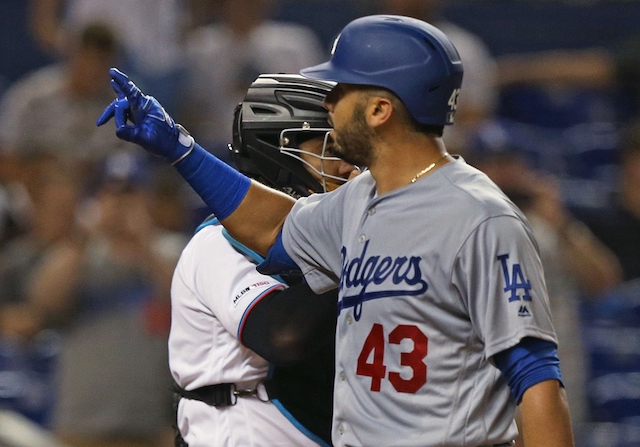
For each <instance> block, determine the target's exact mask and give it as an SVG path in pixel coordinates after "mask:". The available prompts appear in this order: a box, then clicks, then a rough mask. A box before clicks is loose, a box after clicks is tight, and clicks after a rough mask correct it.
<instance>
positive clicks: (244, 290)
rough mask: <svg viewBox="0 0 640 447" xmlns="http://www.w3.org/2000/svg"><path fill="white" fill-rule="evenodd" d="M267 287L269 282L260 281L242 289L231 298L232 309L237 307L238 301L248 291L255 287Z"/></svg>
mask: <svg viewBox="0 0 640 447" xmlns="http://www.w3.org/2000/svg"><path fill="white" fill-rule="evenodd" d="M267 285H269V281H260V282H257V283H255V284H251V285H250V286H248V287H245V288H244V289H242V290H241V291H240V292H239V293H238V294H237V295H236V296H235V297H234V298H233V307H236V306H237V305H238V302H239V301H240V299H241V298H242V297H243V296H244V295H245V294H246V293H247V292H248V291H250V290H253V289H255V288H257V287H262V286H267Z"/></svg>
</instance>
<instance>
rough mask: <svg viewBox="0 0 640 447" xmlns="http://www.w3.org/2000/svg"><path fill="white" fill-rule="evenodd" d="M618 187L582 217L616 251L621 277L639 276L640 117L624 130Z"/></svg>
mask: <svg viewBox="0 0 640 447" xmlns="http://www.w3.org/2000/svg"><path fill="white" fill-rule="evenodd" d="M618 172H619V177H618V185H617V186H618V187H617V190H616V191H615V193H614V195H613V197H611V200H609V206H608V207H607V208H605V209H603V210H598V211H597V212H588V210H587V211H583V212H581V213H579V215H578V216H579V217H580V218H581V219H583V220H584V221H585V222H586V223H587V225H588V226H589V227H590V228H591V231H593V232H594V234H595V235H596V236H598V238H600V239H601V240H602V241H603V242H604V243H605V244H606V245H607V246H608V247H609V248H610V249H611V250H613V252H614V253H615V254H616V255H617V257H618V259H619V260H620V263H621V265H622V270H623V272H624V280H625V281H630V280H634V279H638V278H640V118H638V119H636V121H635V122H634V123H632V124H630V125H629V126H628V128H627V129H626V131H625V132H624V133H623V138H622V151H621V154H620V164H619V171H618Z"/></svg>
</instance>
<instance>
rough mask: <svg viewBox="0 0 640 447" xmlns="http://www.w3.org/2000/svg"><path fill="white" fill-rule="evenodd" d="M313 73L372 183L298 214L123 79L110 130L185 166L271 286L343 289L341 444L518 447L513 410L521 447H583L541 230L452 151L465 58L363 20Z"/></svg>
mask: <svg viewBox="0 0 640 447" xmlns="http://www.w3.org/2000/svg"><path fill="white" fill-rule="evenodd" d="M301 73H302V74H303V75H304V76H306V77H309V78H313V79H324V80H330V81H335V82H337V85H336V86H335V87H334V88H333V89H332V90H331V92H330V93H329V94H328V95H327V98H326V99H325V107H326V108H327V109H328V110H329V121H330V122H331V124H332V125H333V127H334V130H333V132H332V135H333V137H334V140H335V142H336V146H337V148H336V150H337V152H338V153H339V154H340V156H341V157H342V158H344V159H345V160H348V161H350V162H352V163H354V164H360V165H363V166H366V167H367V168H368V170H367V171H366V172H364V173H363V174H362V175H360V176H358V177H357V178H356V179H354V180H353V181H351V182H350V183H348V184H347V185H345V186H343V187H341V188H339V189H337V190H336V191H333V192H331V193H329V194H323V195H312V196H310V197H308V198H302V199H299V200H298V201H293V200H291V199H290V198H289V197H287V196H284V195H281V194H277V193H276V192H275V191H273V190H269V189H267V188H265V187H262V186H260V185H259V184H258V183H256V182H252V181H251V180H250V179H248V178H246V177H243V176H242V175H240V174H238V173H237V172H233V171H231V170H228V169H227V168H225V166H224V164H223V163H221V162H220V161H219V160H216V159H215V158H214V157H212V156H208V155H207V153H206V151H205V150H204V149H202V148H201V147H200V146H199V145H198V144H196V143H195V141H194V140H193V138H192V137H191V136H189V135H188V134H187V133H186V131H184V130H183V129H181V128H180V127H179V126H176V125H174V124H173V123H172V122H171V121H170V120H165V121H164V122H163V123H162V125H158V124H157V123H156V122H155V121H154V120H153V118H152V114H153V113H154V112H155V111H157V110H158V109H159V110H162V109H161V108H160V106H159V105H157V104H154V105H153V106H149V105H148V104H147V102H146V101H145V100H143V99H141V98H142V96H141V94H140V93H139V91H138V90H137V88H136V87H135V85H134V84H133V83H131V82H130V81H129V80H128V79H127V78H126V76H123V75H122V74H120V73H117V72H112V76H113V81H114V83H115V84H116V85H117V89H116V90H117V91H118V93H119V98H118V99H117V100H116V101H114V103H112V104H111V105H110V106H109V107H108V108H107V109H106V110H105V112H104V114H103V117H102V119H101V122H103V121H105V120H106V119H108V118H109V117H111V116H115V118H116V120H115V121H116V134H117V135H118V136H119V137H121V138H123V139H126V140H128V141H133V142H135V143H138V144H140V145H141V146H143V147H144V148H146V149H147V150H149V151H151V152H152V153H155V154H158V155H162V156H164V157H165V158H167V159H168V160H169V161H171V162H173V163H174V166H175V167H176V168H177V170H178V171H179V172H180V173H181V174H182V175H183V177H184V178H185V179H186V180H187V181H188V182H189V183H190V185H191V186H192V187H193V188H194V189H195V190H196V191H197V192H198V193H199V194H200V195H201V197H202V198H203V199H204V201H205V203H207V205H208V206H209V207H210V208H211V209H212V210H214V212H215V213H216V215H217V216H218V217H219V218H220V220H221V222H222V223H223V224H224V225H225V227H226V228H228V229H229V231H230V232H232V233H233V234H234V235H235V236H236V237H237V238H238V239H239V240H241V241H243V242H244V243H246V244H247V245H249V246H251V247H252V248H253V249H255V250H256V251H258V252H259V253H262V254H263V255H265V254H266V259H265V261H264V262H263V263H262V264H261V265H260V266H259V269H260V270H261V271H263V272H268V271H272V270H277V271H289V270H292V269H295V268H296V267H298V268H299V269H300V270H301V271H302V272H303V274H304V276H305V280H306V281H307V282H308V284H309V285H310V286H311V288H312V289H313V290H314V291H316V292H317V293H323V292H326V291H327V290H331V289H333V288H338V291H339V296H338V321H337V329H336V374H335V382H334V387H335V390H334V413H333V427H332V441H333V443H334V445H337V446H345V447H346V446H403V447H412V446H423V447H431V446H433V447H435V446H439V447H445V446H447V447H453V446H455V447H462V446H470V447H471V446H472V447H478V446H507V445H511V444H512V440H513V439H514V438H515V437H516V435H517V427H516V424H515V422H514V411H515V408H516V406H519V408H520V412H521V415H522V424H523V438H524V442H525V444H526V445H527V447H571V446H573V434H572V429H571V424H570V419H569V411H568V406H567V403H566V395H565V393H564V389H563V385H562V377H561V372H560V367H559V360H558V357H557V340H556V335H555V332H554V328H553V326H552V323H551V315H550V311H549V303H548V296H547V291H546V287H545V284H544V280H543V271H542V266H541V262H540V258H539V255H538V250H537V245H536V242H535V240H534V238H533V236H532V232H531V229H530V227H529V225H528V223H527V221H526V219H525V218H524V217H523V215H522V213H521V212H520V210H518V208H517V207H516V206H515V205H514V204H513V203H512V202H511V201H509V200H508V198H507V197H506V196H505V195H504V194H503V193H502V192H501V191H500V190H499V188H497V187H496V186H495V184H493V183H492V182H491V181H490V180H489V179H488V177H487V176H486V175H484V174H483V173H482V172H480V171H478V170H476V169H475V168H473V167H471V166H469V165H467V164H466V163H465V161H464V160H463V159H462V158H461V157H453V156H451V155H449V154H448V153H447V152H446V149H445V147H444V144H443V143H442V139H441V137H442V132H443V128H444V126H446V125H449V124H452V123H453V117H454V113H455V110H456V106H457V101H458V97H459V95H460V84H461V80H462V73H463V69H462V64H461V62H460V58H459V55H458V53H457V51H456V49H455V47H454V46H453V44H452V43H451V42H450V40H449V39H448V38H447V36H446V35H444V33H442V32H441V31H440V30H438V29H437V28H435V27H433V26H431V25H429V24H427V23H425V22H423V21H420V20H417V19H411V18H408V17H401V16H386V15H376V16H368V17H363V18H359V19H356V20H354V21H352V22H350V23H349V24H348V25H347V26H346V27H345V28H344V29H343V30H342V32H341V34H340V35H339V36H338V38H337V39H336V41H335V43H334V46H333V50H332V57H331V59H330V60H329V61H328V62H326V63H324V64H321V65H319V66H316V67H311V68H308V69H305V70H302V72H301ZM127 113H130V114H132V118H133V120H132V121H133V124H129V123H128V121H127V119H126V118H127ZM145 126H150V128H152V129H154V132H150V131H147V130H146V128H145ZM160 129H162V132H164V133H165V135H164V136H163V135H160ZM204 167H206V169H204Z"/></svg>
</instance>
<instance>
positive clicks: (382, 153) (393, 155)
mask: <svg viewBox="0 0 640 447" xmlns="http://www.w3.org/2000/svg"><path fill="white" fill-rule="evenodd" d="M445 154H446V149H445V146H444V143H443V142H442V139H441V138H439V137H435V136H433V137H430V136H424V135H422V136H420V137H419V138H412V139H405V140H403V141H401V142H400V141H399V142H396V143H390V144H385V143H384V142H382V143H381V144H380V146H379V148H378V150H377V157H376V160H375V163H373V164H372V166H371V167H370V171H371V175H372V176H373V178H374V179H375V181H376V190H377V192H378V195H382V194H385V193H388V192H391V191H393V190H395V189H398V188H403V187H405V186H407V185H409V184H410V183H411V182H412V180H413V179H414V178H416V176H417V177H418V178H423V177H426V176H427V175H430V174H432V173H433V172H434V171H436V170H437V169H439V168H440V167H441V166H443V165H444V164H446V163H448V162H449V160H450V157H446V156H445ZM431 165H433V166H431ZM421 172H422V174H420V173H421Z"/></svg>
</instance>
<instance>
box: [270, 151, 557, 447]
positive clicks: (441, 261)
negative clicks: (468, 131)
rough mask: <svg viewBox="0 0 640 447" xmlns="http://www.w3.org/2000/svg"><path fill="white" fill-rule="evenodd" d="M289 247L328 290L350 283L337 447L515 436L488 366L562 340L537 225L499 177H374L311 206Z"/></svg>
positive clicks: (301, 212)
mask: <svg viewBox="0 0 640 447" xmlns="http://www.w3.org/2000/svg"><path fill="white" fill-rule="evenodd" d="M283 243H284V246H285V249H286V250H287V252H288V253H289V254H290V255H291V256H292V258H293V259H294V260H295V261H296V263H297V264H298V265H299V266H301V268H302V270H303V272H304V274H305V277H306V279H307V281H308V283H309V285H310V286H311V287H312V288H313V289H314V290H315V291H316V292H320V291H323V290H327V289H330V288H332V287H335V286H339V300H340V302H339V309H340V313H339V317H338V326H337V333H336V378H335V400H334V421H333V430H332V437H333V443H334V445H336V446H372V445H377V446H385V447H390V446H398V447H400V446H402V447H413V446H416V447H417V446H420V447H431V446H433V447H435V446H438V447H453V446H455V447H461V446H469V447H475V446H481V445H491V444H499V443H503V442H506V441H510V440H512V439H514V437H515V436H516V433H517V429H516V426H515V423H514V421H513V410H514V407H515V402H514V401H513V399H512V398H511V397H510V395H509V388H508V386H507V384H506V380H505V379H504V378H503V377H502V375H501V373H500V371H499V370H498V369H497V368H496V367H495V366H493V365H492V364H491V363H490V362H489V360H488V359H489V358H490V357H491V356H492V355H494V354H496V353H497V352H500V351H502V350H504V349H507V348H509V347H512V346H514V345H515V344H517V343H518V341H519V340H520V339H521V338H523V337H527V336H533V337H537V338H541V339H543V340H548V341H552V342H556V336H555V333H554V329H553V327H552V324H551V316H550V311H549V304H548V296H547V292H546V286H545V283H544V279H543V270H542V266H541V262H540V259H539V256H538V250H537V246H536V243H535V241H534V239H533V236H532V233H531V229H530V227H529V225H528V223H527V222H526V220H525V218H524V217H523V216H522V214H521V213H520V211H519V210H518V209H517V208H516V207H515V206H514V205H513V204H512V203H511V202H510V201H509V200H508V199H507V198H506V196H505V195H504V194H503V193H502V192H501V191H500V190H499V189H498V188H497V187H496V186H495V185H494V184H493V183H492V182H491V181H490V180H489V179H488V177H487V176H486V175H484V174H483V173H481V172H480V171H478V170H476V169H475V168H473V167H471V166H469V165H468V164H466V163H465V161H464V160H463V159H461V158H458V159H457V160H456V161H454V162H452V163H448V164H446V165H444V166H442V167H441V168H440V169H438V170H437V171H435V172H433V173H432V174H430V175H428V176H426V177H424V178H422V179H420V180H419V181H418V182H416V183H413V184H410V185H408V186H406V187H403V188H401V189H398V190H395V191H392V192H390V193H388V194H384V195H382V196H379V197H377V196H376V195H375V182H374V180H373V178H372V177H371V175H370V173H367V172H365V173H363V174H362V175H360V176H359V177H357V178H356V179H354V180H352V181H351V182H350V183H348V184H347V185H344V186H342V187H341V188H339V189H338V190H336V191H334V192H332V193H330V194H326V195H323V196H311V197H309V198H306V199H301V200H300V201H299V202H298V203H297V204H296V205H295V207H294V209H293V210H292V212H291V214H290V216H289V218H288V219H287V221H286V223H285V226H284V230H283Z"/></svg>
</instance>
